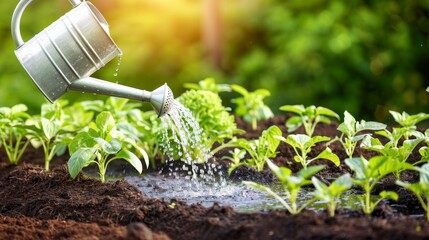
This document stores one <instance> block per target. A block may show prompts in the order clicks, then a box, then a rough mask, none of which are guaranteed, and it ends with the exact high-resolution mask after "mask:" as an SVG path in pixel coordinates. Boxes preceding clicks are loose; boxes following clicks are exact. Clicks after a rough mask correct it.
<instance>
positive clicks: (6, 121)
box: [0, 104, 30, 164]
mask: <svg viewBox="0 0 429 240" xmlns="http://www.w3.org/2000/svg"><path fill="white" fill-rule="evenodd" d="M29 118H30V115H29V114H27V106H25V105H24V104H18V105H15V106H13V107H11V108H9V107H2V108H0V140H1V145H2V146H3V148H4V150H5V152H6V154H7V157H8V159H9V162H10V163H11V164H18V162H19V160H20V159H21V157H22V154H24V152H25V150H26V149H27V147H28V144H29V143H30V141H28V138H29V136H28V127H29V126H28V125H26V124H25V122H26V120H27V119H29Z"/></svg>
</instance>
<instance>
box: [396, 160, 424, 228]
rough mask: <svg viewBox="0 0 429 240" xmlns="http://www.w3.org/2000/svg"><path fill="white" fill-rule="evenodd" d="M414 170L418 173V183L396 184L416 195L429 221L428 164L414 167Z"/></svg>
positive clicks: (400, 182) (398, 182)
mask: <svg viewBox="0 0 429 240" xmlns="http://www.w3.org/2000/svg"><path fill="white" fill-rule="evenodd" d="M415 169H416V170H417V171H419V172H420V180H419V182H417V183H407V182H402V181H399V180H398V181H396V184H398V185H399V186H401V187H404V188H406V189H408V190H410V191H411V192H413V193H414V195H416V197H417V199H418V200H419V202H420V204H421V205H422V208H423V209H424V210H425V212H426V220H427V221H429V164H428V163H426V164H424V165H423V166H422V167H416V168H415Z"/></svg>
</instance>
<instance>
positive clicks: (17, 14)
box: [11, 0, 81, 48]
mask: <svg viewBox="0 0 429 240" xmlns="http://www.w3.org/2000/svg"><path fill="white" fill-rule="evenodd" d="M32 1H33V0H21V1H20V2H19V3H18V5H16V8H15V11H14V12H13V15H12V23H11V31H12V39H13V42H14V43H15V45H16V48H19V47H20V46H21V45H23V44H24V40H22V37H21V31H20V29H19V25H20V22H21V16H22V13H23V12H24V10H25V8H26V7H27V6H28V4H30V3H31V2H32ZM69 1H70V3H71V4H72V5H73V7H75V6H77V5H79V3H81V1H80V0H69Z"/></svg>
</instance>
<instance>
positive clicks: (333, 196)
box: [311, 174, 352, 217]
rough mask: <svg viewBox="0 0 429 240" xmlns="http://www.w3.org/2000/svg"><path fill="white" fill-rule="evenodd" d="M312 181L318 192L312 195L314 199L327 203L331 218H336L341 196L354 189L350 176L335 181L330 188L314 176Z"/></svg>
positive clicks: (346, 175)
mask: <svg viewBox="0 0 429 240" xmlns="http://www.w3.org/2000/svg"><path fill="white" fill-rule="evenodd" d="M311 181H312V182H313V185H314V187H315V188H316V190H315V191H314V192H313V193H312V194H313V196H314V199H315V200H318V201H322V202H324V203H326V206H327V208H328V214H329V216H330V217H334V216H335V209H336V208H337V202H338V199H339V198H340V196H341V194H343V193H344V192H345V191H347V190H349V189H350V188H351V187H352V180H351V178H350V174H345V175H343V176H341V177H339V178H337V179H335V181H333V182H332V183H331V184H330V185H329V186H327V185H326V184H324V183H323V182H321V181H320V180H319V179H317V178H316V177H314V176H313V177H312V178H311Z"/></svg>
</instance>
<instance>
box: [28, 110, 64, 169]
mask: <svg viewBox="0 0 429 240" xmlns="http://www.w3.org/2000/svg"><path fill="white" fill-rule="evenodd" d="M65 104H67V102H66V101H57V102H55V103H54V104H51V103H45V104H42V107H41V113H40V116H33V117H32V118H31V119H30V120H29V121H28V122H29V123H31V126H32V127H31V128H30V130H29V132H30V134H31V145H32V146H33V147H34V148H39V147H40V146H42V149H43V153H44V160H45V170H47V171H48V170H49V164H50V162H51V160H52V159H53V158H54V156H55V154H59V153H63V152H64V151H62V150H65V149H64V148H63V149H61V147H60V146H61V139H62V138H63V135H62V133H64V131H62V126H63V120H64V119H63V115H64V113H63V106H64V105H65Z"/></svg>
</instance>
